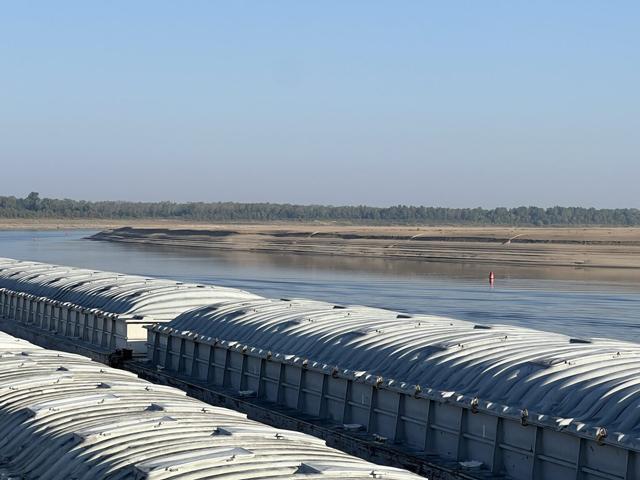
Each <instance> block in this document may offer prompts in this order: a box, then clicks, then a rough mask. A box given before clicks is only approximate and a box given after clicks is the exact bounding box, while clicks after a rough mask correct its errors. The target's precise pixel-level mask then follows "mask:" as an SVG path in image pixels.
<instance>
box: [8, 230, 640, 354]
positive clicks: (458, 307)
mask: <svg viewBox="0 0 640 480" xmlns="http://www.w3.org/2000/svg"><path fill="white" fill-rule="evenodd" d="M92 233H94V232H92V231H78V230H75V231H36V232H34V231H0V256H2V257H10V258H17V259H23V260H36V261H42V262H49V263H58V264H63V265H73V266H78V267H86V268H95V269H99V270H112V271H117V272H124V273H131V274H140V275H146V276H157V277H164V278H172V279H176V280H180V281H191V282H199V283H211V284H216V285H226V286H231V287H238V288H243V289H246V290H250V291H253V292H255V293H258V294H261V295H266V296H271V297H306V298H314V299H319V300H327V301H331V302H336V303H345V304H349V303H356V304H364V305H370V306H377V307H383V308H390V309H394V310H400V311H404V312H412V313H430V314H438V315H447V316H451V317H455V318H460V319H466V320H471V321H475V322H481V323H507V324H513V325H522V326H527V327H531V328H539V329H543V330H552V331H557V332H561V333H566V334H569V335H573V336H583V337H611V338H618V339H624V340H632V341H636V342H640V275H639V274H638V273H637V272H633V271H620V270H618V271H610V272H603V271H599V272H596V273H597V275H596V274H594V272H593V271H589V270H575V269H561V268H555V269H554V268H552V269H518V268H507V269H505V268H498V267H496V268H492V267H491V266H478V265H464V264H444V263H429V262H418V261H401V260H381V259H359V258H341V257H318V256H315V257H313V256H304V255H282V256H280V255H273V254H252V253H243V254H239V253H226V252H225V253H216V252H210V251H207V250H185V249H176V248H162V247H148V246H139V245H125V244H117V243H107V242H94V241H89V240H84V239H83V238H84V237H86V236H88V235H90V234H92ZM491 269H493V270H494V271H495V272H496V276H497V279H496V283H495V285H494V286H493V287H490V286H489V284H488V281H487V275H488V272H489V270H491Z"/></svg>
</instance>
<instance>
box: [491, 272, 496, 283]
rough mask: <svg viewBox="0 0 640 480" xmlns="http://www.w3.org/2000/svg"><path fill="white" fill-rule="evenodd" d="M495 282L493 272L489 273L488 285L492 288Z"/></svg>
mask: <svg viewBox="0 0 640 480" xmlns="http://www.w3.org/2000/svg"><path fill="white" fill-rule="evenodd" d="M495 281H496V275H495V274H494V273H493V272H489V285H491V286H493V283H494V282H495Z"/></svg>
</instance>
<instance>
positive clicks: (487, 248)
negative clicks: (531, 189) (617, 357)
mask: <svg viewBox="0 0 640 480" xmlns="http://www.w3.org/2000/svg"><path fill="white" fill-rule="evenodd" d="M180 227H182V228H180ZM180 227H178V228H165V227H164V226H159V225H157V226H154V227H139V226H136V227H124V228H115V229H107V230H104V231H101V232H99V233H98V234H96V235H93V236H92V237H90V238H91V240H96V241H109V242H120V243H133V244H141V245H145V244H146V245H158V246H165V247H180V248H192V249H211V250H221V251H236V252H238V251H240V252H261V253H278V254H294V255H331V256H336V257H340V256H348V257H370V258H388V259H394V258H395V259H403V260H416V261H428V262H434V261H435V262H453V263H478V264H486V265H495V266H501V265H510V266H527V267H528V266H542V267H549V266H557V267H579V268H589V269H591V268H614V269H640V229H639V228H605V227H602V228H600V227H587V228H509V227H446V226H444V227H404V226H403V227H392V226H384V227H383V226H379V227H378V226H338V225H315V224H313V225H297V224H296V225H253V224H251V225H217V226H208V227H201V226H189V228H185V227H186V226H180ZM639 279H640V272H639Z"/></svg>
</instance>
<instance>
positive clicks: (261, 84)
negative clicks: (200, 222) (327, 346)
mask: <svg viewBox="0 0 640 480" xmlns="http://www.w3.org/2000/svg"><path fill="white" fill-rule="evenodd" d="M638 20H640V4H638V3H637V2H631V1H621V2H616V3H614V4H611V3H604V2H596V1H586V2H577V1H568V2H550V1H543V2H536V3H535V4H532V3H528V2H498V1H493V2H481V3H474V2H460V3H456V4H454V3H437V4H436V3H428V2H412V1H407V2H401V3H394V4H389V3H383V2H365V1H350V2H324V3H322V4H313V3H308V2H293V1H281V2H274V3H271V2H269V3H263V2H256V1H254V2H240V1H239V2H233V3H227V4H223V3H216V2H206V1H191V2H179V3H175V2H169V1H139V2H124V1H121V0H119V1H113V2H108V3H94V2H81V1H77V0H75V1H65V2H55V3H54V2H44V1H35V2H29V3H26V2H17V3H11V4H9V3H7V4H5V5H4V6H3V10H2V16H0V68H1V69H2V72H3V74H2V76H0V105H2V108H1V109H0V167H1V169H2V173H3V178H5V179H8V180H5V182H4V184H3V188H2V189H1V190H0V195H15V196H18V197H24V196H26V195H27V194H28V193H29V192H31V191H37V192H39V193H40V195H41V196H42V197H54V198H72V199H78V200H81V199H82V200H127V201H160V200H169V201H175V202H185V201H203V202H215V201H233V202H271V203H292V204H303V205H309V204H321V205H371V206H390V205H399V204H406V205H425V206H442V207H452V208H455V207H468V208H474V207H476V206H480V207H483V208H494V207H499V206H502V207H507V208H510V207H517V206H521V205H524V206H527V205H535V206H540V207H551V206H555V205H561V206H582V207H595V208H625V207H628V208H638V207H640V197H638V195H637V190H638V187H637V179H638V178H640V161H639V160H640V159H639V158H638V152H639V151H640V135H638V131H639V130H640V129H639V127H640V96H639V95H638V91H637V90H638V88H637V85H638V84H640V62H638V60H640V58H639V57H640V49H639V48H638V47H639V46H640V29H638V28H637V24H638Z"/></svg>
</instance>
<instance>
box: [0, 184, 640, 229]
mask: <svg viewBox="0 0 640 480" xmlns="http://www.w3.org/2000/svg"><path fill="white" fill-rule="evenodd" d="M0 218H87V219H136V218H150V219H151V218H158V219H179V220H194V221H206V220H209V221H230V222H234V221H256V222H260V221H274V220H275V221H277V220H280V221H311V220H328V221H341V222H363V223H365V222H368V223H416V224H418V223H422V224H492V225H640V210H639V209H637V208H616V209H596V208H582V207H551V208H539V207H517V208H493V209H483V208H441V207H412V206H407V205H397V206H394V207H382V208H380V207H367V206H364V205H361V206H339V207H333V206H324V205H290V204H278V203H234V202H215V203H202V202H196V203H173V202H119V201H109V202H87V201H82V200H80V201H79V200H69V199H62V200H61V199H55V198H40V196H39V195H38V193H36V192H32V193H30V194H29V195H28V196H27V197H25V198H16V197H2V196H0Z"/></svg>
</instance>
